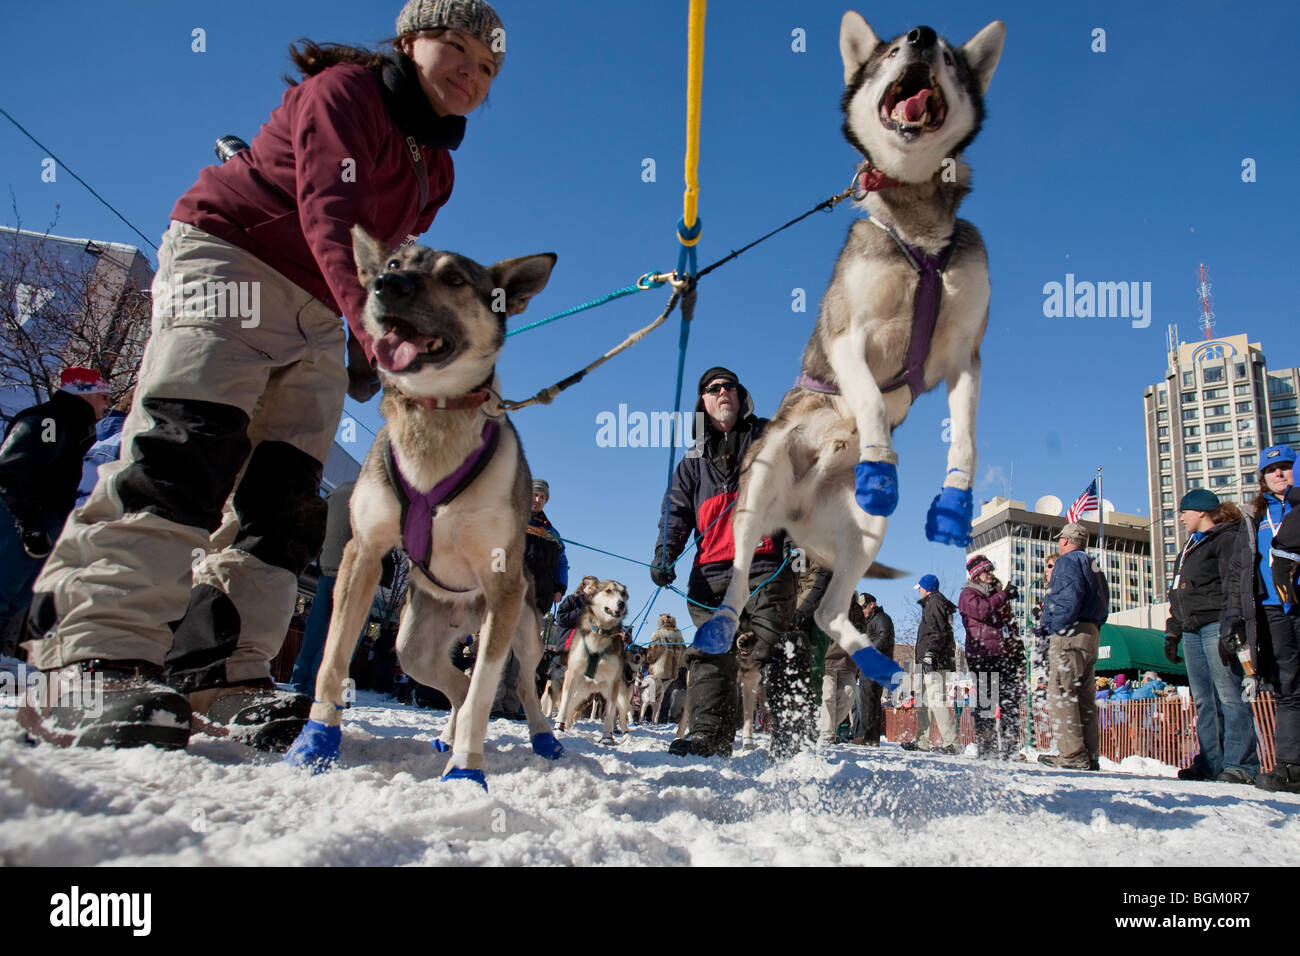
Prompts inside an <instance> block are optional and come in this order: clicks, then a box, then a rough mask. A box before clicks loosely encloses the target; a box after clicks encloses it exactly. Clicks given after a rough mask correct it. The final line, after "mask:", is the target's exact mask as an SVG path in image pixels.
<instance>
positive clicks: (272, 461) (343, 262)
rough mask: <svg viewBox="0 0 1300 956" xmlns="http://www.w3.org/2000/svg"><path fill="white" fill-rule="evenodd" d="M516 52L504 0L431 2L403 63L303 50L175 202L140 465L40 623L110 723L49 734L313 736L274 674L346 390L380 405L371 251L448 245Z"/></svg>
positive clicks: (165, 742) (136, 416)
mask: <svg viewBox="0 0 1300 956" xmlns="http://www.w3.org/2000/svg"><path fill="white" fill-rule="evenodd" d="M504 40H505V37H504V30H503V28H502V26H501V21H500V19H499V18H498V17H497V15H496V13H495V11H493V10H492V8H491V7H490V6H489V5H488V4H487V3H486V2H483V0H409V2H408V3H407V4H406V6H405V7H403V9H402V11H401V13H400V15H399V16H398V19H397V37H396V38H395V39H394V40H393V42H392V49H391V50H390V51H388V52H387V53H382V52H374V51H368V50H360V49H357V48H353V47H345V46H326V47H322V46H318V45H316V44H314V43H310V42H305V43H303V44H302V45H301V47H291V48H290V53H291V55H292V57H293V60H294V63H295V64H296V65H297V67H298V68H299V70H300V71H301V73H302V76H303V79H302V81H301V82H300V83H297V84H292V83H291V86H290V89H289V90H288V91H287V92H286V93H285V94H284V99H283V101H282V102H281V104H280V106H279V107H278V108H277V109H276V110H274V111H273V112H272V113H271V116H270V119H268V120H267V122H266V123H265V125H263V127H262V129H261V131H260V132H259V133H258V135H257V136H256V137H255V138H254V139H253V141H252V144H251V146H250V148H249V149H247V150H245V151H243V152H240V153H238V154H236V155H235V156H234V157H233V158H231V159H230V160H229V161H228V162H226V163H225V164H224V165H221V166H210V167H208V168H206V169H204V170H203V171H202V173H201V174H200V176H199V180H198V182H197V183H196V184H195V185H194V186H193V187H192V188H191V189H190V190H189V191H188V192H186V193H185V195H184V196H182V197H181V198H180V200H179V201H178V202H177V203H176V206H175V208H174V209H173V210H172V216H171V218H172V223H171V226H170V228H169V229H168V230H167V233H166V234H165V236H164V238H163V243H162V247H161V248H160V250H159V254H158V274H157V276H156V278H155V281H154V289H153V303H154V316H153V331H152V335H151V338H150V341H149V344H148V347H147V349H146V351H145V355H144V359H143V362H142V365H141V369H140V379H139V386H138V388H137V390H136V394H135V403H134V405H133V407H132V409H131V413H130V416H129V417H128V419H127V422H126V425H125V428H124V429H123V440H122V448H123V453H122V458H121V461H120V462H118V463H117V464H115V465H110V466H106V467H105V469H104V471H103V473H102V474H103V477H102V479H101V481H100V483H99V485H98V487H97V489H96V491H95V493H94V494H93V495H92V496H91V498H90V500H89V501H88V502H87V504H86V506H85V507H84V508H83V509H81V510H79V511H78V512H76V513H75V514H74V516H73V517H72V518H71V519H70V520H69V521H68V523H67V525H66V527H65V529H64V531H63V534H62V536H61V538H60V540H59V542H58V544H57V545H56V547H55V550H54V552H53V554H52V555H51V557H50V559H49V561H48V563H47V564H46V567H45V570H44V572H43V574H42V575H41V577H40V578H39V579H38V580H37V582H36V585H35V589H34V590H35V592H36V594H35V600H34V601H33V604H32V612H31V616H30V618H29V632H30V636H31V637H32V638H33V639H32V640H30V641H29V643H28V644H27V649H28V653H29V657H30V660H31V662H32V663H34V664H35V665H36V666H37V667H39V668H41V669H42V670H46V671H50V670H63V671H65V672H66V674H64V675H63V677H64V679H65V680H78V679H80V678H81V677H83V676H84V675H86V674H87V673H90V672H94V673H96V674H103V675H104V676H105V677H106V678H107V684H106V693H105V695H104V698H103V704H104V706H103V708H102V711H100V712H99V713H91V712H88V711H87V710H86V709H84V708H82V707H79V706H76V705H74V704H70V703H69V702H68V701H69V699H68V698H66V697H65V698H63V699H62V700H60V701H48V700H46V701H42V700H36V699H33V700H30V701H29V702H28V704H27V705H26V706H25V707H24V708H22V710H21V711H20V715H19V716H20V720H21V721H22V722H23V724H24V726H25V727H27V728H28V731H29V733H31V734H32V735H33V736H36V737H40V738H43V739H46V740H51V741H54V742H58V743H64V744H68V743H74V742H75V743H78V744H81V745H91V746H130V745H136V744H155V745H159V746H166V747H184V746H185V745H186V743H187V742H188V738H189V733H190V727H191V720H192V719H193V721H194V723H195V725H196V726H199V727H201V728H203V729H205V730H207V731H208V732H210V733H214V734H218V735H229V736H234V737H237V738H239V739H242V740H245V741H247V742H249V743H252V744H254V745H255V746H259V747H265V748H268V749H278V748H280V747H282V746H283V745H287V744H288V743H289V742H290V741H292V740H293V739H294V737H295V736H296V735H297V733H298V730H299V729H300V728H301V726H302V724H303V721H304V720H305V719H306V715H307V710H308V708H309V707H310V703H311V702H310V700H309V699H308V698H306V697H304V696H303V695H289V694H282V693H279V692H277V691H276V690H275V689H274V686H273V685H272V683H271V680H270V674H269V670H268V662H269V661H270V660H271V658H273V657H274V656H275V654H276V652H277V650H278V649H279V646H280V643H281V641H282V640H283V638H284V635H285V631H286V626H287V624H288V620H289V615H290V613H291V612H292V610H293V604H294V601H293V597H294V593H295V587H296V580H297V576H298V574H299V573H301V571H302V570H303V568H304V567H305V566H306V564H307V562H308V561H310V560H311V558H312V557H314V556H315V554H316V552H317V551H318V550H319V549H320V545H321V540H322V537H323V535H324V521H325V504H324V502H323V501H322V500H321V498H320V496H319V491H318V489H319V484H320V479H321V471H322V467H323V466H322V462H324V460H325V458H326V455H327V454H328V453H329V449H330V445H331V442H332V441H333V436H334V432H335V429H336V428H337V427H338V420H339V416H340V414H341V412H342V409H343V396H344V393H345V392H347V393H349V394H351V395H352V396H353V397H354V398H358V399H359V400H363V401H364V400H366V399H368V398H369V397H370V396H371V395H372V394H373V393H374V389H375V387H376V380H375V375H374V372H373V370H372V365H371V363H372V359H373V356H374V350H373V348H372V342H371V341H370V338H369V336H368V335H367V334H366V332H365V331H364V329H363V328H362V327H361V324H360V318H361V312H362V308H363V305H364V302H365V290H364V289H363V288H362V287H361V285H360V284H359V283H358V281H357V272H356V265H355V263H354V262H353V257H352V243H351V238H350V235H349V233H350V230H351V228H352V226H353V225H358V224H359V225H361V226H363V227H364V228H365V229H366V230H367V231H368V232H370V233H371V234H372V235H374V236H377V237H379V238H380V239H381V240H383V241H384V242H386V243H388V244H389V246H391V247H396V246H398V245H401V244H403V243H406V242H408V241H412V240H413V239H414V237H415V236H417V235H419V234H420V233H422V232H423V231H424V230H425V229H427V228H428V227H429V225H430V223H431V222H432V221H433V217H434V214H435V213H436V212H437V210H438V208H439V207H440V206H442V204H443V203H445V202H446V201H447V198H448V196H449V195H450V193H451V188H452V161H451V156H450V152H449V151H450V150H454V149H455V148H456V147H457V146H458V145H459V144H460V141H461V137H462V135H463V134H464V129H465V119H464V117H465V114H467V113H470V112H472V111H473V110H474V109H476V108H477V107H478V106H479V105H480V104H481V103H482V102H483V100H484V99H485V98H486V96H487V94H488V90H489V88H490V86H491V84H492V81H493V79H494V78H495V77H496V75H497V72H498V71H499V70H500V68H501V65H502V61H503V59H504V53H503V51H504V49H505V43H504ZM340 315H345V316H346V317H347V326H348V329H349V330H350V331H351V333H352V335H351V339H350V341H348V342H347V353H348V357H349V358H348V363H347V367H346V369H345V367H344V361H343V356H344V351H345V348H344V346H345V335H344V330H343V326H342V324H341V323H340V322H339V316H340ZM232 493H233V494H232ZM219 529H220V530H219ZM54 683H55V682H54V681H49V682H48V684H49V685H51V686H52V685H54ZM178 691H179V693H178ZM56 703H57V704H58V706H52V705H53V704H56Z"/></svg>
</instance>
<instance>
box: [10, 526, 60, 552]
mask: <svg viewBox="0 0 1300 956" xmlns="http://www.w3.org/2000/svg"><path fill="white" fill-rule="evenodd" d="M17 529H18V537H19V538H20V539H21V540H22V543H23V550H24V551H26V552H27V555H28V557H32V558H47V557H49V555H50V551H51V550H53V548H54V542H53V541H51V540H50V536H49V535H48V534H47V533H46V532H45V530H44V529H43V528H25V527H23V525H22V524H19V525H17Z"/></svg>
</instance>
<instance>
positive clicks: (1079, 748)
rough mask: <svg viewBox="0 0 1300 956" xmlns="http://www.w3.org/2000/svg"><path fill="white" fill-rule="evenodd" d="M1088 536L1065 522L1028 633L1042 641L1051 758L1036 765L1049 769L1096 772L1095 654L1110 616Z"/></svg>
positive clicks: (1103, 581)
mask: <svg viewBox="0 0 1300 956" xmlns="http://www.w3.org/2000/svg"><path fill="white" fill-rule="evenodd" d="M1087 543H1088V532H1087V531H1085V530H1084V529H1083V525H1080V524H1067V525H1066V526H1065V527H1064V528H1062V529H1061V533H1060V534H1059V535H1058V536H1057V539H1056V548H1057V553H1058V554H1059V558H1058V559H1057V562H1056V567H1055V568H1054V569H1053V570H1052V583H1051V588H1050V590H1049V591H1048V592H1047V597H1046V599H1045V600H1044V601H1043V616H1042V618H1041V620H1040V623H1039V625H1038V628H1037V629H1035V631H1034V633H1035V634H1036V635H1037V636H1039V637H1047V638H1048V639H1049V644H1048V677H1047V682H1048V706H1049V708H1050V711H1051V722H1052V738H1053V739H1054V740H1055V742H1056V749H1057V753H1056V755H1055V756H1053V755H1051V754H1044V755H1043V756H1041V757H1039V758H1038V762H1039V763H1041V764H1045V765H1047V766H1049V767H1068V768H1070V769H1075V770H1100V769H1101V764H1100V757H1101V750H1100V747H1099V743H1098V734H1097V696H1096V690H1095V689H1094V685H1095V683H1096V677H1097V675H1096V674H1095V673H1094V668H1096V666H1097V650H1098V647H1099V646H1100V642H1101V625H1102V624H1104V623H1105V622H1106V618H1107V616H1109V614H1110V589H1109V587H1108V586H1107V584H1106V579H1105V578H1104V577H1103V576H1102V574H1101V569H1100V568H1099V567H1098V565H1097V563H1096V561H1094V560H1093V559H1092V558H1090V557H1088V553H1087V552H1086V551H1085V550H1084V547H1085V546H1086V545H1087Z"/></svg>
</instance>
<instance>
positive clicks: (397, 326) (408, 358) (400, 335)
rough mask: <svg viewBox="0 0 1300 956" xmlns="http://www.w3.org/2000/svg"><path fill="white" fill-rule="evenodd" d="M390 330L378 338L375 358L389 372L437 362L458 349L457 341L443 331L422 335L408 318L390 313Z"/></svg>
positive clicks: (386, 324) (387, 325)
mask: <svg viewBox="0 0 1300 956" xmlns="http://www.w3.org/2000/svg"><path fill="white" fill-rule="evenodd" d="M380 322H382V323H383V325H384V327H385V329H386V331H385V332H384V334H383V335H381V336H380V337H379V338H377V339H375V345H374V351H375V360H376V361H377V362H378V363H379V366H380V368H383V369H385V370H386V371H389V372H407V371H414V370H415V369H418V368H419V367H420V366H422V365H424V364H425V363H426V362H432V363H437V362H439V361H441V360H442V359H444V358H446V357H447V356H449V355H451V353H452V352H454V351H456V343H455V342H453V341H451V340H450V339H449V338H447V337H446V336H442V335H422V334H420V333H419V332H418V331H417V330H416V328H415V326H413V325H411V323H410V322H407V321H405V320H404V319H399V318H397V317H396V316H391V315H386V316H384V317H383V318H382V319H380Z"/></svg>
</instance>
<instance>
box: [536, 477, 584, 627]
mask: <svg viewBox="0 0 1300 956" xmlns="http://www.w3.org/2000/svg"><path fill="white" fill-rule="evenodd" d="M550 500H551V486H550V485H548V484H547V483H546V482H545V481H543V480H542V479H540V478H534V479H533V513H532V516H531V517H530V518H529V519H528V527H527V528H526V529H525V530H526V531H527V532H528V535H527V538H526V539H525V541H524V564H525V565H526V566H527V568H528V570H529V571H531V572H532V574H533V596H534V598H535V600H536V602H537V613H538V614H545V613H546V612H547V611H549V610H550V608H551V605H552V604H557V603H559V601H560V599H561V598H562V597H564V592H565V591H566V590H568V588H569V559H568V557H567V556H566V555H565V553H564V542H563V541H561V540H560V533H559V532H558V531H556V530H555V525H553V524H551V520H550V519H549V518H547V517H546V512H545V511H543V510H542V509H543V508H545V507H546V503H547V502H548V501H550ZM579 616H581V615H579Z"/></svg>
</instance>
